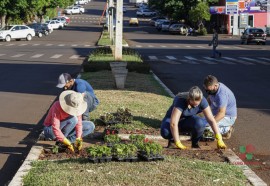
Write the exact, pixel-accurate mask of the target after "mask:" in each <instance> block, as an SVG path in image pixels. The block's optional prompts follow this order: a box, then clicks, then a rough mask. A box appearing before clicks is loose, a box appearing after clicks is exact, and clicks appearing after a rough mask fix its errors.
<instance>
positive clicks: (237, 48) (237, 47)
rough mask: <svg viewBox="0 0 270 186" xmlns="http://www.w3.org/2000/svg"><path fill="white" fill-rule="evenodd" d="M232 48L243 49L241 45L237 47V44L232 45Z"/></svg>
mask: <svg viewBox="0 0 270 186" xmlns="http://www.w3.org/2000/svg"><path fill="white" fill-rule="evenodd" d="M233 48H236V49H244V48H242V47H237V46H234V47H233Z"/></svg>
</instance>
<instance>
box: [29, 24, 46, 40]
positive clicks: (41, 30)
mask: <svg viewBox="0 0 270 186" xmlns="http://www.w3.org/2000/svg"><path fill="white" fill-rule="evenodd" d="M27 26H29V27H30V28H33V29H34V30H35V35H36V36H38V37H42V36H43V35H45V36H47V35H49V30H47V28H46V27H44V26H43V24H41V23H33V24H30V25H27Z"/></svg>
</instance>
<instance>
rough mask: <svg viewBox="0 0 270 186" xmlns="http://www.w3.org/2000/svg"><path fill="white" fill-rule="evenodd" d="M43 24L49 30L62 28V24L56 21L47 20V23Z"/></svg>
mask: <svg viewBox="0 0 270 186" xmlns="http://www.w3.org/2000/svg"><path fill="white" fill-rule="evenodd" d="M45 24H47V25H48V27H49V29H53V30H55V29H62V28H64V24H63V23H61V22H59V21H57V20H49V21H46V22H45Z"/></svg>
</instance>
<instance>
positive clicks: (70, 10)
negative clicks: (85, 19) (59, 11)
mask: <svg viewBox="0 0 270 186" xmlns="http://www.w3.org/2000/svg"><path fill="white" fill-rule="evenodd" d="M64 12H65V13H66V14H70V15H72V14H82V13H84V8H80V7H77V6H73V7H68V8H66V9H65V10H64Z"/></svg>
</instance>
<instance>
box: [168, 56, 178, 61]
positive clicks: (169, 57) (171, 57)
mask: <svg viewBox="0 0 270 186" xmlns="http://www.w3.org/2000/svg"><path fill="white" fill-rule="evenodd" d="M166 58H168V59H171V60H176V58H175V57H173V56H166Z"/></svg>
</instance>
